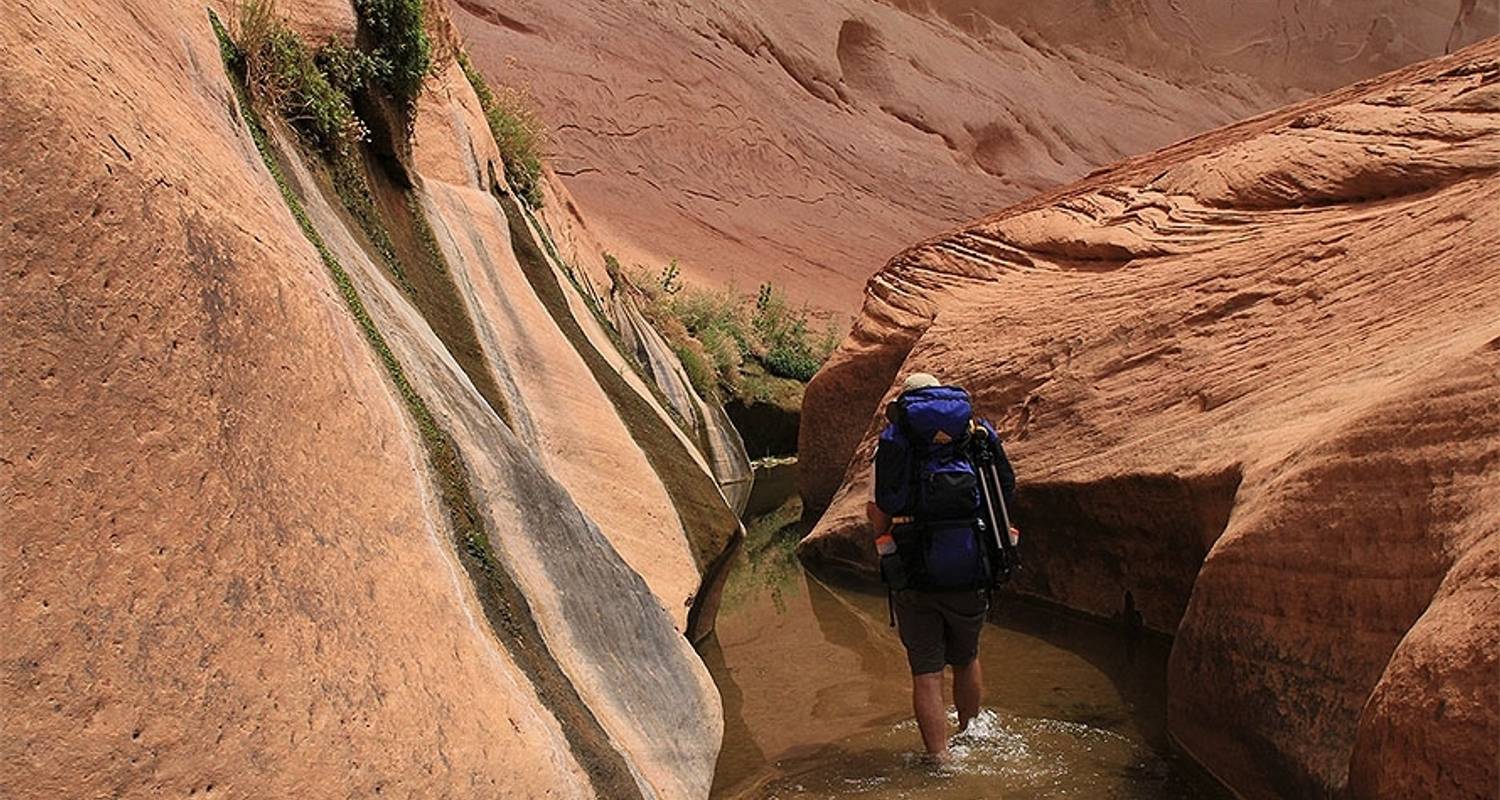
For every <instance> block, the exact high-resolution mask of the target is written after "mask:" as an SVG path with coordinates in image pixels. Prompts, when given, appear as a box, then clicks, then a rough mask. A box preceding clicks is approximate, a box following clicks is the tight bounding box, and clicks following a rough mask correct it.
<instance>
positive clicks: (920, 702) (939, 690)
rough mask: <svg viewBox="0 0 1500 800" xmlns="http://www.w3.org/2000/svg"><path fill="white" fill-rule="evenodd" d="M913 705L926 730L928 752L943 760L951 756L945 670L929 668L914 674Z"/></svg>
mask: <svg viewBox="0 0 1500 800" xmlns="http://www.w3.org/2000/svg"><path fill="white" fill-rule="evenodd" d="M911 706H912V710H913V711H915V712H916V714H917V727H918V728H919V729H920V730H921V731H922V744H923V745H924V746H925V747H926V748H927V755H928V756H930V757H931V758H932V759H933V760H935V761H937V762H939V763H942V762H944V761H947V760H948V707H947V705H946V704H945V703H944V702H943V673H941V672H929V673H926V674H923V675H913V676H912V678H911Z"/></svg>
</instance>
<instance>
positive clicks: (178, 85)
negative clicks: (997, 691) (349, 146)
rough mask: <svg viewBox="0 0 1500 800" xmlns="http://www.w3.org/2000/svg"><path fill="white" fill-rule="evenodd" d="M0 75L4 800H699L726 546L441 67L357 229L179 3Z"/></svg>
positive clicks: (473, 111) (16, 38)
mask: <svg viewBox="0 0 1500 800" xmlns="http://www.w3.org/2000/svg"><path fill="white" fill-rule="evenodd" d="M215 6H216V10H217V11H218V12H219V14H220V15H221V16H222V17H223V18H225V19H229V18H230V17H231V16H232V9H231V7H230V6H231V4H228V3H217V4H215ZM430 8H432V9H436V10H437V11H436V12H433V13H438V12H440V11H441V8H440V6H438V5H432V6H430ZM354 20H355V15H354V11H353V8H352V6H351V5H350V4H349V3H347V2H330V3H319V4H298V7H297V8H296V9H294V10H293V13H292V17H291V18H290V19H289V20H288V25H289V27H290V29H291V30H293V31H294V32H296V33H298V34H299V35H301V36H303V37H305V38H307V39H308V40H309V41H310V42H311V43H312V44H313V45H316V44H319V43H321V41H323V40H325V39H326V38H327V37H328V36H334V37H337V38H340V39H343V40H345V41H350V40H353V39H354V31H355V25H354ZM437 22H438V24H435V25H434V26H433V30H434V31H436V35H439V36H441V35H442V34H443V31H444V30H445V29H444V26H443V25H442V24H441V22H442V21H441V20H438V21H437ZM231 28H233V26H231ZM441 43H442V44H447V45H451V44H452V42H451V41H447V40H444V41H443V42H441ZM0 46H3V47H0V52H3V53H4V55H3V56H0V109H3V110H0V163H3V165H4V166H3V171H0V181H3V184H0V185H3V188H4V190H5V191H4V192H3V195H0V216H3V218H4V219H5V223H4V226H5V230H6V233H5V235H4V236H3V237H0V262H3V263H4V264H5V275H6V277H5V302H4V303H3V304H0V317H3V320H4V325H5V328H6V330H7V333H8V335H7V336H5V337H4V339H3V343H0V364H3V372H4V373H5V375H6V376H7V380H6V387H7V388H6V403H7V407H8V408H9V413H8V414H7V415H6V416H5V418H4V422H3V423H0V439H3V442H4V444H3V451H4V452H3V457H0V486H3V490H4V494H5V497H6V501H5V508H6V515H5V522H4V524H3V525H0V528H3V530H4V540H5V544H6V548H7V550H8V553H7V556H6V557H5V558H4V559H0V564H3V566H0V570H3V576H4V582H5V585H6V586H7V590H6V595H7V606H6V609H7V613H6V615H5V619H4V621H3V622H0V638H3V639H4V641H5V642H6V654H7V658H6V661H5V665H4V666H3V667H0V675H3V681H0V686H3V689H0V708H3V709H4V711H3V720H4V726H5V729H6V731H7V734H6V736H4V737H3V744H0V762H3V763H4V764H5V765H6V768H5V769H4V770H0V795H4V796H6V797H16V798H32V797H35V798H42V797H63V796H96V795H98V796H103V795H108V796H118V797H158V796H163V795H177V796H188V795H196V794H199V793H202V794H204V795H219V794H228V795H239V796H292V795H296V794H299V793H303V794H305V793H306V792H307V791H309V790H310V789H311V790H314V793H315V794H319V795H329V796H351V797H353V796H360V797H364V796H375V795H378V794H387V795H399V796H448V795H472V794H479V795H485V796H505V797H541V796H557V797H589V796H598V797H609V798H615V797H631V796H641V797H664V798H666V797H674V798H675V797H698V796H703V795H705V794H706V793H707V790H708V786H709V783H710V781H711V778H712V770H713V765H714V761H715V757H716V754H717V751H718V747H719V741H720V738H721V731H722V721H721V714H720V708H719V700H718V694H717V691H716V690H715V688H714V686H713V685H712V682H711V681H710V679H709V676H708V673H707V671H706V670H705V669H704V667H703V665H702V662H701V660H700V659H699V658H698V656H697V654H696V653H694V652H693V649H692V647H691V645H690V643H689V641H688V637H689V635H691V636H695V637H698V636H702V635H703V634H704V633H706V632H707V631H708V630H710V629H711V627H712V609H713V607H714V605H715V604H716V600H717V598H716V597H715V596H714V594H715V592H716V591H717V586H718V582H719V580H720V579H721V578H722V575H721V572H722V570H721V567H722V561H723V560H724V558H725V555H726V554H727V553H728V552H730V550H731V548H732V547H733V546H734V544H735V542H736V541H737V537H738V531H739V523H738V521H737V520H736V518H735V515H734V513H733V512H732V510H731V509H730V507H729V504H728V502H727V501H726V500H725V498H724V495H723V493H722V492H721V491H720V489H719V485H718V482H717V481H716V480H715V477H714V475H713V473H712V472H711V471H710V469H709V466H708V459H707V458H706V457H705V456H704V455H703V454H702V453H700V452H699V450H698V448H699V443H698V441H697V440H696V439H695V438H694V436H692V435H691V434H690V433H687V432H684V431H683V430H681V429H680V428H679V427H678V423H677V422H676V421H674V419H673V417H672V416H671V415H670V414H669V413H668V412H667V411H666V410H665V409H664V408H662V407H661V405H660V404H659V402H658V401H657V400H656V399H655V394H654V393H653V392H652V391H651V390H650V389H649V387H648V386H647V385H646V384H645V383H644V381H643V380H642V378H641V377H640V376H639V375H638V374H637V373H636V371H635V370H636V368H635V367H632V366H631V365H630V361H629V358H628V357H627V356H626V355H624V354H622V353H620V352H619V351H618V350H616V349H615V348H614V345H613V344H612V343H611V340H610V338H609V336H607V335H606V334H605V333H604V332H603V331H602V329H601V328H600V327H599V322H598V321H597V320H596V319H595V318H594V317H593V316H592V314H591V312H590V311H589V308H588V305H587V303H586V302H585V301H584V300H583V297H582V294H581V292H582V291H583V289H582V288H581V287H579V286H575V285H574V284H573V283H572V282H571V281H570V280H569V278H568V276H567V274H566V270H565V269H564V265H562V264H560V263H558V261H557V260H556V259H555V258H552V257H550V256H548V255H545V253H546V251H547V250H548V248H547V246H546V239H547V237H548V234H547V232H546V230H545V227H544V226H542V225H541V224H540V223H539V222H537V221H536V220H534V219H533V218H532V217H530V216H529V215H527V214H525V213H524V212H523V211H522V210H521V209H520V208H519V207H518V206H517V205H516V202H515V200H514V199H513V198H512V197H511V196H510V193H509V190H508V188H507V187H506V186H505V185H504V182H503V179H502V180H496V179H495V178H494V177H493V176H496V175H503V174H504V169H503V166H502V165H501V164H500V156H499V154H498V151H497V149H496V145H495V143H494V141H493V140H492V138H491V135H490V132H489V129H488V127H487V125H486V123H485V121H484V118H483V116H482V114H481V113H480V112H479V106H478V102H477V99H476V95H475V93H474V90H473V89H472V88H471V86H470V84H469V83H468V81H467V80H466V79H465V77H464V75H463V74H462V72H461V71H460V70H459V69H458V68H457V67H456V65H455V64H454V63H453V62H452V57H451V49H446V50H445V49H444V48H439V56H438V59H439V60H438V62H437V66H436V68H435V69H434V71H433V73H432V75H431V76H430V78H429V79H428V81H427V83H426V85H425V87H424V88H423V90H422V93H421V94H420V95H419V96H418V97H417V99H416V104H415V108H416V115H415V118H414V124H413V125H412V127H411V128H410V131H409V132H408V133H402V132H400V131H399V129H398V130H397V132H396V133H395V134H392V133H391V131H388V130H385V131H382V130H373V131H372V134H371V137H372V139H373V140H374V141H372V142H370V144H369V145H368V146H367V149H365V148H364V147H362V149H361V150H360V152H361V153H363V154H364V158H363V159H362V160H359V161H358V162H357V164H358V165H359V166H358V167H356V169H360V170H362V171H363V178H364V180H365V181H367V185H368V189H369V191H370V193H371V196H370V198H369V202H370V205H369V207H368V209H367V211H368V214H369V217H368V219H364V220H359V219H356V217H355V215H354V214H353V213H352V212H351V211H350V210H349V207H348V201H347V200H343V201H341V197H342V195H341V194H340V193H339V191H341V190H336V187H335V185H334V182H333V181H331V179H330V173H329V167H328V165H327V164H326V163H324V162H323V161H322V157H321V156H319V155H317V154H315V153H313V152H312V151H311V150H310V148H308V147H306V146H305V145H303V144H300V143H298V142H297V141H296V135H295V134H294V133H292V132H291V130H290V129H288V128H287V127H286V126H284V125H282V124H281V123H280V122H279V121H278V120H276V119H272V118H270V117H269V116H262V117H261V124H260V126H259V128H258V129H259V130H260V131H261V132H262V133H263V136H262V137H261V138H260V140H259V143H257V140H256V138H255V137H254V136H253V135H252V130H256V129H257V128H256V127H255V126H252V125H251V124H249V123H248V122H247V118H246V115H245V114H244V113H243V112H244V111H245V109H246V106H245V103H244V100H243V97H242V96H240V95H238V94H237V92H236V91H235V88H234V82H233V80H232V78H231V76H230V74H229V73H228V72H226V69H225V66H224V61H223V59H222V57H221V50H220V45H219V42H218V41H216V38H215V35H214V32H213V30H212V29H211V27H210V21H209V16H208V14H207V13H206V11H205V9H204V7H203V6H202V5H201V4H191V3H158V2H124V3H114V4H108V7H105V5H103V4H77V3H62V2H41V1H39V2H27V3H24V4H23V6H22V8H21V9H19V10H17V11H16V12H15V13H10V14H7V15H5V18H4V21H3V22H0ZM443 53H449V54H450V55H446V56H445V55H443ZM393 135H394V136H400V137H402V140H401V141H400V142H392V141H387V140H383V139H382V137H390V136H393ZM258 145H259V146H258ZM377 151H379V152H393V153H396V154H397V157H396V158H394V159H383V158H381V157H379V156H378V155H377V154H376V153H377ZM270 165H274V166H275V169H274V170H272V169H271V168H270ZM552 191H553V190H550V189H549V192H552ZM551 196H556V195H555V194H553V195H551ZM372 225H373V226H375V227H378V228H380V229H381V230H383V231H384V232H385V233H386V234H387V237H388V239H389V241H387V242H384V243H383V244H382V243H377V242H376V241H375V239H374V238H373V234H371V232H370V230H371V226H372ZM398 263H399V264H400V265H401V266H403V268H404V270H405V271H404V272H398V271H396V270H395V269H394V267H393V264H398ZM435 265H441V269H438V268H435Z"/></svg>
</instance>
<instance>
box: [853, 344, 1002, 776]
mask: <svg viewBox="0 0 1500 800" xmlns="http://www.w3.org/2000/svg"><path fill="white" fill-rule="evenodd" d="M886 418H887V419H888V420H889V421H890V424H888V425H886V427H885V430H884V431H883V432H882V433H881V434H880V442H879V444H878V446H877V447H876V450H875V480H874V481H873V482H872V484H873V486H872V489H873V492H872V497H871V498H870V502H869V503H868V504H866V506H865V511H866V514H867V515H868V516H869V518H870V525H871V527H872V528H873V529H874V532H875V544H876V548H877V550H878V551H879V553H880V575H881V579H882V580H884V581H885V583H886V586H887V587H889V589H890V592H891V604H892V614H891V616H892V622H893V624H896V625H897V627H898V628H899V630H900V634H901V643H902V644H903V645H905V646H906V659H907V661H908V663H910V665H911V673H912V709H913V710H914V711H915V712H916V715H917V726H918V727H919V728H921V731H922V743H923V744H924V745H925V746H926V747H927V754H928V756H929V757H931V758H932V759H933V760H935V761H938V762H940V763H941V762H944V761H947V760H948V731H947V723H948V720H947V708H946V706H945V704H944V703H943V667H944V665H945V664H946V665H949V666H952V667H953V700H954V704H955V705H956V706H957V707H958V732H959V733H963V732H964V731H965V730H966V729H967V728H968V726H969V722H970V721H971V720H973V719H974V716H975V715H976V714H978V713H979V699H980V696H981V695H982V694H983V691H984V677H983V674H982V672H981V670H980V665H979V658H978V656H979V632H980V630H981V629H983V627H984V622H985V616H986V614H987V613H988V612H989V593H990V590H991V589H992V588H993V587H994V586H995V585H996V584H998V583H1000V582H1001V581H1003V580H1005V579H1006V578H1007V577H1009V575H1010V571H1011V569H1012V568H1013V567H1014V566H1015V565H1016V564H1017V561H1016V557H1015V544H1016V541H1017V539H1018V538H1019V536H1020V534H1019V532H1018V531H1016V530H1015V529H1014V528H1012V527H1010V519H1009V513H1008V512H1007V511H1006V509H1008V508H1009V507H1010V506H1011V505H1012V500H1013V497H1014V493H1015V486H1016V478H1015V473H1014V472H1013V471H1012V470H1011V466H1010V462H1009V461H1008V460H1007V459H1006V457H1005V449H1004V448H1003V447H1001V445H1000V438H999V437H998V436H997V435H996V434H995V430H994V428H993V427H991V426H990V424H989V423H988V422H985V421H983V420H977V419H975V418H974V416H973V406H972V405H971V404H970V401H969V395H968V393H967V392H965V391H964V390H963V389H960V388H957V387H952V386H943V385H941V384H940V383H939V382H938V380H937V378H934V377H933V376H931V375H929V374H927V373H925V372H919V373H916V374H914V375H912V376H910V377H908V378H907V379H906V383H905V384H904V386H903V390H902V392H901V395H900V397H898V398H896V399H895V400H893V401H891V404H890V406H888V407H887V408H886ZM1001 531H1008V532H1009V535H1008V536H1007V535H1002V534H1001V533H1000V532H1001Z"/></svg>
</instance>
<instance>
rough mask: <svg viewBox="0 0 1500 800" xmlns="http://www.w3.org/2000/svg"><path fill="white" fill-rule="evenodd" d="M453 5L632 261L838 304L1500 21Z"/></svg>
mask: <svg viewBox="0 0 1500 800" xmlns="http://www.w3.org/2000/svg"><path fill="white" fill-rule="evenodd" d="M453 5H454V8H455V10H454V17H455V21H456V24H457V25H458V27H459V28H460V30H461V31H462V32H463V34H464V36H465V37H466V38H467V39H468V40H469V41H470V42H471V44H472V45H473V49H474V51H475V57H476V58H477V59H478V60H479V61H480V63H482V64H483V65H484V66H485V67H486V68H487V69H489V70H491V71H493V72H494V73H496V74H505V75H507V76H509V79H510V80H511V82H513V83H516V84H519V85H526V86H529V87H530V89H531V91H532V92H533V93H534V94H535V96H536V97H537V98H538V100H539V101H540V102H539V108H540V109H541V112H542V114H543V115H544V117H545V118H546V120H547V121H548V123H549V124H550V125H551V127H552V146H553V148H554V150H555V153H556V157H555V162H556V165H557V169H558V172H559V174H560V175H561V176H562V179H563V180H564V181H565V182H566V183H567V185H568V188H569V189H570V190H571V192H572V194H573V196H574V197H575V199H576V200H577V202H578V203H579V206H580V208H582V209H583V210H584V211H585V212H587V214H588V216H589V218H590V220H591V221H592V222H593V223H594V224H595V233H596V234H597V236H598V238H599V239H600V240H601V242H602V243H603V244H604V246H606V247H608V248H609V249H610V250H611V251H613V252H614V253H615V254H616V255H618V256H619V257H620V258H621V260H622V261H623V262H624V263H625V264H627V265H630V264H636V263H640V264H644V265H646V266H648V267H650V268H652V269H653V270H654V269H660V268H661V267H662V266H664V265H665V264H666V263H667V262H668V260H669V259H670V258H674V257H675V258H680V259H681V260H682V265H683V270H684V274H685V275H686V276H688V277H689V278H691V279H695V280H698V281H702V282H707V283H710V284H713V285H719V286H723V285H729V284H737V285H738V286H739V287H740V288H741V289H742V290H753V289H754V287H755V286H756V285H757V284H759V283H761V282H763V281H773V282H775V283H777V284H778V285H781V286H782V287H784V288H785V289H786V290H787V291H788V292H789V294H790V295H791V296H792V297H793V299H794V300H797V301H801V302H807V303H810V304H812V305H813V306H815V307H818V308H821V309H825V310H830V311H834V312H837V315H838V318H839V320H840V321H841V320H842V317H843V314H845V313H848V312H851V311H852V310H853V309H854V308H856V306H857V304H858V302H859V297H860V289H861V287H862V285H863V283H864V280H865V279H866V277H868V275H869V274H870V273H871V272H873V271H874V270H875V269H876V268H877V267H878V266H879V265H880V264H882V263H884V262H885V261H886V260H887V259H888V258H889V257H890V256H891V254H893V253H895V252H897V251H898V250H900V249H901V248H903V247H905V246H906V245H908V244H910V243H911V242H912V241H915V240H917V239H920V238H923V237H926V236H929V235H932V234H935V233H938V232H939V231H942V230H944V229H946V228H949V227H951V226H954V225H957V224H960V223H962V222H963V221H965V220H968V219H973V218H974V217H976V216H979V215H981V214H984V213H988V212H989V211H990V210H992V209H994V208H997V207H999V206H1002V205H1005V204H1007V203H1012V202H1016V201H1019V200H1021V199H1023V198H1025V197H1028V196H1030V195H1032V194H1034V193H1036V192H1039V191H1045V190H1048V189H1051V188H1053V187H1055V186H1057V185H1059V184H1061V183H1064V182H1067V181H1071V180H1076V179H1078V178H1080V177H1081V176H1083V175H1084V174H1085V173H1087V172H1089V171H1090V170H1093V169H1095V168H1098V167H1100V166H1102V165H1105V164H1109V163H1111V162H1114V161H1117V160H1119V159H1121V158H1124V157H1126V156H1131V155H1135V154H1138V153H1141V152H1144V151H1147V150H1150V149H1153V148H1156V147H1161V146H1163V145H1166V144H1168V143H1170V142H1173V141H1177V140H1180V139H1182V138H1184V137H1187V136H1190V135H1193V134H1196V133H1199V132H1202V131H1205V130H1208V129H1211V128H1214V127H1217V126H1220V125H1224V124H1227V123H1229V122H1232V121H1235V120H1238V119H1243V118H1245V117H1247V116H1250V115H1251V114H1254V113H1257V112H1260V111H1263V110H1266V109H1269V108H1272V107H1274V106H1278V105H1282V104H1285V103H1287V102H1291V101H1293V100H1297V99H1301V98H1303V97H1306V96H1307V95H1308V93H1309V92H1310V91H1326V90H1328V89H1331V88H1334V87H1335V86H1339V85H1343V84H1345V83H1348V82H1351V81H1354V80H1359V79H1362V78H1366V77H1370V76H1372V75H1376V74H1379V73H1380V72H1383V71H1386V70H1389V69H1392V68H1394V67H1398V66H1402V65H1404V64H1408V63H1411V62H1412V61H1415V60H1418V59H1421V58H1430V57H1433V56H1437V55H1441V54H1442V53H1444V52H1445V50H1444V48H1445V46H1447V42H1448V40H1449V39H1450V38H1451V39H1452V40H1453V41H1455V42H1458V43H1461V44H1467V43H1472V42H1473V41H1475V40H1477V39H1478V38H1481V37H1483V36H1488V35H1494V34H1495V33H1496V32H1500V31H1497V28H1496V25H1497V22H1496V20H1495V14H1494V13H1493V3H1490V4H1485V3H1480V4H1479V5H1478V6H1477V7H1475V8H1472V9H1470V11H1469V12H1468V13H1466V14H1461V13H1460V9H1459V5H1460V4H1459V2H1458V0H1422V1H1421V2H1396V0H1381V2H1378V3H1359V4H1348V3H1319V2H1313V0H1296V2H1292V1H1291V0H1287V1H1285V2H1277V3H1252V4H1244V3H1239V4H1234V3H1224V2H1220V1H1219V0H1201V1H1198V0H1194V2H1170V3H1168V2H1164V1H1163V2H1157V1H1156V0H1152V1H1151V2H1146V1H1145V0H1133V1H1132V2H1111V3H1103V2H1098V3H1080V2H1076V1H1075V0H1056V1H1055V2H1054V1H1052V0H1047V1H1046V2H1025V3H1017V2H1008V1H1006V2H1000V1H999V0H996V1H995V2H986V0H889V2H883V1H882V0H831V1H830V2H818V3H806V2H789V1H788V0H762V1H761V2H755V3H744V2H736V1H735V0H704V1H702V2H692V3H684V2H672V3H644V4H643V3H628V4H621V3H618V2H612V0H579V1H578V2H569V3H554V2H545V0H507V1H506V2H503V3H502V2H497V1H496V0H454V3H453ZM1470 5H1471V6H1472V5H1474V4H1470ZM1486 5H1488V6H1490V8H1486V7H1485V6H1486ZM1459 22H1462V25H1459V26H1458V28H1455V24H1456V23H1459ZM1455 30H1456V31H1457V32H1456V33H1455Z"/></svg>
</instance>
